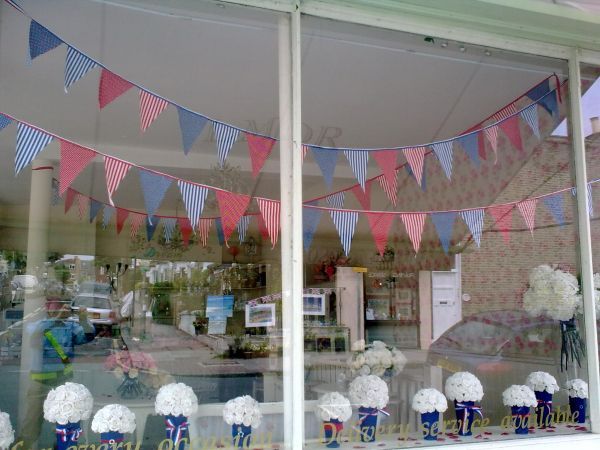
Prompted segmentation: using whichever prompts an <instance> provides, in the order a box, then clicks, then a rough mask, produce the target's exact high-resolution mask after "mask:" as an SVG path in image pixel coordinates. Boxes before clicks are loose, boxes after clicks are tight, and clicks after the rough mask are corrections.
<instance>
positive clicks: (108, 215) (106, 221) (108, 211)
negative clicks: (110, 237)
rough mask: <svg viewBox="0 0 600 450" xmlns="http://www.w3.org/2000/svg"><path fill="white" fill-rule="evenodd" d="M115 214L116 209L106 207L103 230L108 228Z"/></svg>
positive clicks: (103, 212) (103, 216)
mask: <svg viewBox="0 0 600 450" xmlns="http://www.w3.org/2000/svg"><path fill="white" fill-rule="evenodd" d="M114 214H115V207H114V206H109V205H104V210H103V211H102V228H106V227H107V226H108V224H109V223H110V219H111V218H112V216H113V215H114Z"/></svg>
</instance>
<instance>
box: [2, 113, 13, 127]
mask: <svg viewBox="0 0 600 450" xmlns="http://www.w3.org/2000/svg"><path fill="white" fill-rule="evenodd" d="M11 123H12V119H11V118H10V117H6V116H5V115H3V114H0V131H2V130H4V129H5V128H6V127H7V126H9V125H10V124H11Z"/></svg>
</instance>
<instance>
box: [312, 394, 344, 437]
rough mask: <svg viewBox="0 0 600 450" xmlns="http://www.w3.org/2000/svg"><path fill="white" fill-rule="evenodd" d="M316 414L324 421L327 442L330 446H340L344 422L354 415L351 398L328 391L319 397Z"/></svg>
mask: <svg viewBox="0 0 600 450" xmlns="http://www.w3.org/2000/svg"><path fill="white" fill-rule="evenodd" d="M315 414H316V415H317V418H318V419H319V420H322V421H323V433H324V435H325V444H326V445H327V447H329V448H337V447H339V446H340V437H341V436H340V433H341V431H342V430H343V429H344V422H345V421H347V420H348V419H349V418H350V417H351V416H352V406H350V400H348V399H347V398H346V397H344V396H343V395H342V394H340V393H339V392H328V393H327V394H325V395H323V396H322V397H321V398H319V401H318V402H317V408H316V409H315Z"/></svg>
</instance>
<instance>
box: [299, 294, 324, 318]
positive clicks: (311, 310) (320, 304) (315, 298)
mask: <svg viewBox="0 0 600 450" xmlns="http://www.w3.org/2000/svg"><path fill="white" fill-rule="evenodd" d="M302 297H303V305H304V307H303V309H304V315H305V316H324V315H325V294H304V295H303V296H302Z"/></svg>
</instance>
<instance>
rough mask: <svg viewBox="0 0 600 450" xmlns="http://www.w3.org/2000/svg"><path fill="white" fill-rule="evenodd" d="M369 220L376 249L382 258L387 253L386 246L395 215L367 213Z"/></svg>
mask: <svg viewBox="0 0 600 450" xmlns="http://www.w3.org/2000/svg"><path fill="white" fill-rule="evenodd" d="M365 214H366V216H367V220H368V221H369V227H370V228H371V234H372V235H373V239H374V240H375V247H377V251H378V252H379V254H380V255H381V256H383V253H384V252H385V246H386V244H387V240H388V236H389V234H390V227H391V226H392V222H393V221H394V214H384V213H374V212H367V213H365Z"/></svg>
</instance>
